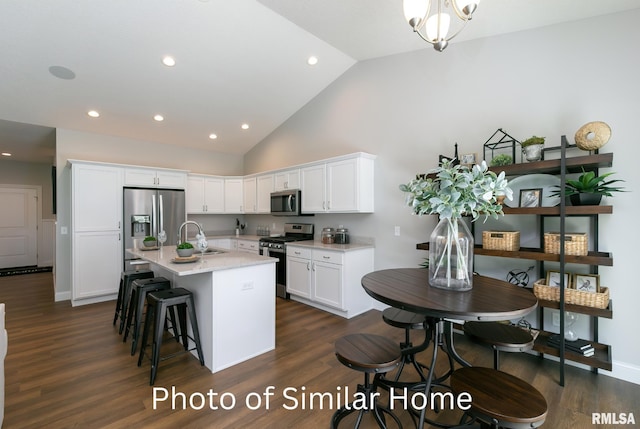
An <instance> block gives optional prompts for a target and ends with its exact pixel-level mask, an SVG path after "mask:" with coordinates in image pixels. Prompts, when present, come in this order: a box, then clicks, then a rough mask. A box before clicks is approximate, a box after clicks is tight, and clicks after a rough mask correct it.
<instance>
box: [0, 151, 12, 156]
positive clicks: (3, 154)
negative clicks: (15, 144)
mask: <svg viewBox="0 0 640 429" xmlns="http://www.w3.org/2000/svg"><path fill="white" fill-rule="evenodd" d="M2 156H11V154H10V153H9V152H2Z"/></svg>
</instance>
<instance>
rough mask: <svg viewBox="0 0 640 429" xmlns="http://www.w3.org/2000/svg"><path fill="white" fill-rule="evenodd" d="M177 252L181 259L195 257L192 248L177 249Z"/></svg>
mask: <svg viewBox="0 0 640 429" xmlns="http://www.w3.org/2000/svg"><path fill="white" fill-rule="evenodd" d="M176 252H177V253H178V256H180V257H181V258H189V257H191V256H193V248H191V249H176Z"/></svg>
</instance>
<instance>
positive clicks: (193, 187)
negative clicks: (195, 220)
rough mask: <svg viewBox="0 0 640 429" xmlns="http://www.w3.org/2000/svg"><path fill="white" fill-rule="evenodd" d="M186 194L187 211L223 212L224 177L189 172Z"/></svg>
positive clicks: (197, 212) (200, 212) (191, 212)
mask: <svg viewBox="0 0 640 429" xmlns="http://www.w3.org/2000/svg"><path fill="white" fill-rule="evenodd" d="M186 194H187V195H186V206H187V213H190V214H206V213H224V178H222V177H216V176H203V175H196V174H190V175H189V177H188V179H187V193H186Z"/></svg>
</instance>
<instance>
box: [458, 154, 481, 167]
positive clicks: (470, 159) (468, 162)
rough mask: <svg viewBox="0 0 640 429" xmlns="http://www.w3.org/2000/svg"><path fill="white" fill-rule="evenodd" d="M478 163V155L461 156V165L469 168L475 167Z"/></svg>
mask: <svg viewBox="0 0 640 429" xmlns="http://www.w3.org/2000/svg"><path fill="white" fill-rule="evenodd" d="M477 163H478V154H477V153H465V154H462V155H460V164H461V165H464V166H467V167H469V168H471V167H473V166H474V165H476V164H477Z"/></svg>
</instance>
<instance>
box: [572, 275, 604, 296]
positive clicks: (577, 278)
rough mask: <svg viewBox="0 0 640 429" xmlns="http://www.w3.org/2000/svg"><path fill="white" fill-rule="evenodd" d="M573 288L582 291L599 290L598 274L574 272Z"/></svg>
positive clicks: (595, 291)
mask: <svg viewBox="0 0 640 429" xmlns="http://www.w3.org/2000/svg"><path fill="white" fill-rule="evenodd" d="M573 284H574V285H575V289H577V290H581V291H583V292H594V293H597V292H600V276H599V275H598V274H574V275H573Z"/></svg>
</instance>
